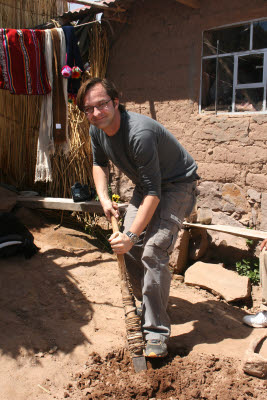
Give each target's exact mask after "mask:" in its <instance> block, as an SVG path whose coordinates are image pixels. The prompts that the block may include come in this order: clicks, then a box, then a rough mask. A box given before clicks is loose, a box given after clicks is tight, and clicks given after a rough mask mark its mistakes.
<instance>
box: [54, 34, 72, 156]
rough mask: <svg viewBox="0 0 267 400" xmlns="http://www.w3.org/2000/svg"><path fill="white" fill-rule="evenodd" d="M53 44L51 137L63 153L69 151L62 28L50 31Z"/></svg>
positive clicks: (64, 51) (64, 52) (64, 48)
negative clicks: (63, 74) (62, 72)
mask: <svg viewBox="0 0 267 400" xmlns="http://www.w3.org/2000/svg"><path fill="white" fill-rule="evenodd" d="M51 37H52V43H53V57H52V69H53V94H52V98H53V137H54V143H55V145H61V146H62V150H63V152H64V153H65V154H66V153H67V152H68V151H69V139H68V94H67V82H66V80H65V79H64V78H63V76H62V75H61V69H62V66H63V62H64V60H65V55H66V42H65V37H64V33H63V30H62V28H54V29H51Z"/></svg>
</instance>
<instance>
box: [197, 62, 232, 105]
mask: <svg viewBox="0 0 267 400" xmlns="http://www.w3.org/2000/svg"><path fill="white" fill-rule="evenodd" d="M233 69H234V58H233V57H219V58H218V82H217V110H218V111H225V112H229V111H232V95H233ZM215 78H216V59H209V60H204V61H203V76H202V110H204V111H214V110H215V96H216V79H215Z"/></svg>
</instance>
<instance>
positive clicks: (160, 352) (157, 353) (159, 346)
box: [145, 339, 168, 358]
mask: <svg viewBox="0 0 267 400" xmlns="http://www.w3.org/2000/svg"><path fill="white" fill-rule="evenodd" d="M167 354H168V350H167V345H166V343H164V342H162V341H161V340H158V339H151V340H148V341H147V343H146V349H145V356H146V357H151V358H157V357H161V358H162V357H166V356H167Z"/></svg>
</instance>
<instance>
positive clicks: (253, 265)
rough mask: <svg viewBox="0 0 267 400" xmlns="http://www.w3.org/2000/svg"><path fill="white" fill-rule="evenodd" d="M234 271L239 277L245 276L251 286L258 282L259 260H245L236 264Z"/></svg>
mask: <svg viewBox="0 0 267 400" xmlns="http://www.w3.org/2000/svg"><path fill="white" fill-rule="evenodd" d="M236 271H237V272H238V273H239V275H243V276H247V277H248V278H249V279H250V281H251V283H252V284H253V285H258V284H259V282H260V272H259V259H254V260H245V259H242V260H241V261H238V262H236Z"/></svg>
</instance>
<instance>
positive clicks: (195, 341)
mask: <svg viewBox="0 0 267 400" xmlns="http://www.w3.org/2000/svg"><path fill="white" fill-rule="evenodd" d="M18 216H19V217H20V219H21V221H22V222H24V223H25V224H26V225H27V226H28V227H29V228H30V230H31V232H32V233H33V235H34V239H35V240H34V241H35V244H36V245H37V246H38V247H39V248H40V250H39V252H38V254H36V255H35V256H34V257H32V258H31V259H29V260H25V259H24V257H23V256H19V255H17V256H14V257H10V258H7V259H0V289H1V291H0V293H1V295H0V354H1V357H0V376H1V384H0V399H1V400H14V399H16V400H35V399H38V400H45V399H51V398H54V399H64V398H71V399H74V400H77V399H99V400H102V399H116V400H129V399H170V400H171V399H172V400H177V399H179V400H187V399H188V400H189V399H220V400H228V399H237V400H241V399H251V398H255V399H260V400H263V399H266V387H267V382H266V380H263V379H259V378H255V377H251V376H248V375H246V374H244V373H243V371H242V368H241V361H242V359H243V356H244V352H245V350H246V349H247V347H248V345H249V343H250V342H251V340H252V338H253V337H255V336H256V335H257V334H259V330H257V329H251V328H249V327H246V326H244V325H243V324H242V322H241V320H242V316H243V315H245V313H246V312H250V311H255V310H257V309H258V306H259V303H260V302H259V299H260V290H259V288H257V287H256V288H254V290H253V305H252V306H253V308H251V309H248V311H246V307H244V304H243V305H242V304H239V305H231V304H227V303H226V302H224V301H222V300H220V299H219V298H217V297H215V296H213V295H212V294H211V293H208V292H206V291H204V290H200V289H197V288H192V287H187V286H186V285H184V284H182V283H180V282H179V281H177V280H173V282H172V287H171V295H170V302H169V314H170V317H171V321H172V336H171V340H170V345H169V347H170V354H169V356H168V357H167V358H166V359H165V360H164V361H160V362H157V363H155V362H154V363H152V364H151V363H148V371H146V372H144V371H143V372H141V373H139V374H135V373H134V370H133V367H132V363H131V360H130V358H129V354H128V352H127V350H126V347H127V344H126V336H125V323H124V313H123V308H122V301H121V293H120V281H119V277H118V270H117V262H116V258H115V257H114V255H112V254H110V253H108V252H104V251H101V250H100V249H99V248H98V247H96V242H95V240H94V239H93V238H92V237H90V236H89V235H87V234H85V233H84V232H81V231H79V230H76V229H70V228H67V227H63V226H61V227H60V228H58V229H55V228H56V226H55V225H54V224H51V223H48V221H47V220H46V219H45V218H44V216H43V215H41V214H40V213H37V212H32V211H28V210H23V209H22V210H20V211H19V213H18ZM261 333H262V332H261ZM265 342H266V341H265ZM260 352H261V353H260V354H262V355H263V356H265V357H267V343H264V345H263V346H262V348H261V350H260Z"/></svg>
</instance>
